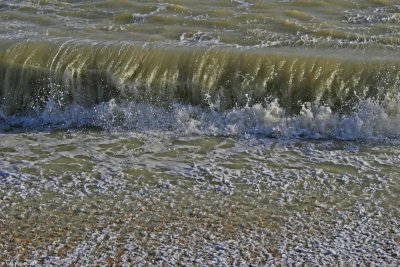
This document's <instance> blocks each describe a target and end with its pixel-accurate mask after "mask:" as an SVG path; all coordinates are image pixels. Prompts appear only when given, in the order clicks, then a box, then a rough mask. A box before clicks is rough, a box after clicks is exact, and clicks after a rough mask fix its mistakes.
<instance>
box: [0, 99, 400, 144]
mask: <svg viewBox="0 0 400 267" xmlns="http://www.w3.org/2000/svg"><path fill="white" fill-rule="evenodd" d="M286 113H287V112H286V111H285V109H283V108H282V107H281V106H280V105H279V103H278V101H276V100H275V101H272V102H269V103H266V104H255V105H252V106H250V105H247V106H245V107H241V108H233V109H229V110H225V111H218V106H215V104H214V105H210V108H202V107H199V106H191V105H184V104H180V103H175V104H173V105H171V106H170V107H169V108H162V107H159V106H156V105H152V104H148V103H139V102H128V101H120V102H118V101H116V100H114V99H113V100H111V101H109V102H104V103H101V104H98V105H96V106H93V107H89V108H85V107H82V106H80V105H77V104H70V105H67V106H65V107H60V106H58V104H57V103H56V102H55V101H54V100H51V99H50V100H49V101H48V102H47V105H46V107H45V108H44V110H43V111H40V112H35V114H31V115H25V116H17V115H14V116H10V117H7V116H5V115H4V114H0V115H1V118H2V119H1V120H2V121H1V129H2V130H7V129H8V130H9V129H13V128H15V127H18V128H21V127H22V128H43V127H46V128H47V127H51V128H64V129H65V128H79V127H86V126H89V127H99V128H101V129H105V130H111V131H134V132H145V131H146V132H149V131H150V132H153V133H157V132H165V131H168V132H170V133H171V134H176V135H211V136H239V137H240V136H245V135H261V136H266V137H277V138H311V139H339V140H355V139H361V140H383V139H398V138H400V101H399V99H391V100H386V101H383V102H377V101H374V100H361V101H360V102H359V103H358V105H357V106H356V107H355V108H354V110H353V111H350V112H347V113H344V114H341V113H338V112H334V111H333V110H332V109H331V108H330V107H328V106H324V105H317V104H313V103H305V104H304V105H303V107H302V109H301V110H300V112H299V113H298V114H297V115H287V114H286Z"/></svg>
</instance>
